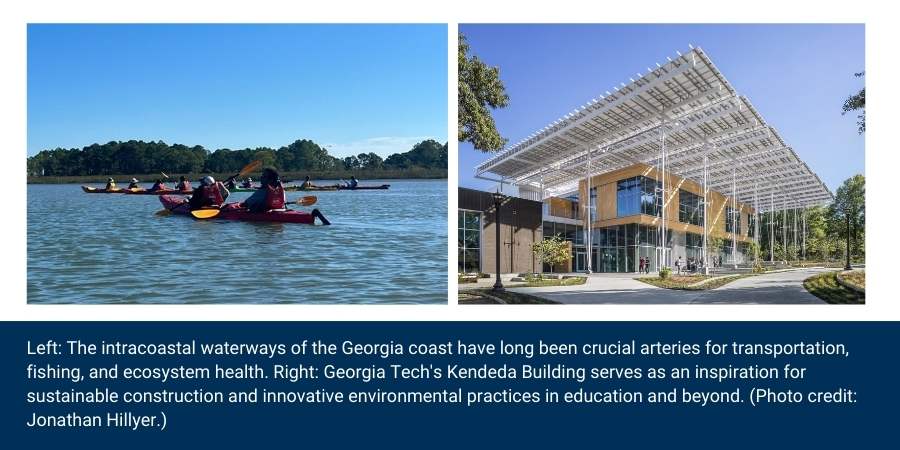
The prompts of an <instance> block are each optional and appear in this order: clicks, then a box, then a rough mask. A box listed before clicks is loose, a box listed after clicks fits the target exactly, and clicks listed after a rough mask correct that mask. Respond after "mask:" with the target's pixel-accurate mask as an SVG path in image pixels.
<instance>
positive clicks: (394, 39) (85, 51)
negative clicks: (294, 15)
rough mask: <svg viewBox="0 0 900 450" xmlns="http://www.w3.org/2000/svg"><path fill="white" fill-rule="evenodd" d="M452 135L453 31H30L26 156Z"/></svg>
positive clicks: (344, 144)
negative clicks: (120, 144)
mask: <svg viewBox="0 0 900 450" xmlns="http://www.w3.org/2000/svg"><path fill="white" fill-rule="evenodd" d="M299 138H308V139H312V140H314V141H316V142H317V143H319V144H321V145H327V146H329V151H330V153H331V154H333V155H335V156H345V155H347V154H357V153H360V152H369V151H374V152H375V153H379V154H381V155H382V156H386V155H388V154H390V153H395V152H404V151H407V150H409V149H410V148H411V147H412V145H413V144H415V143H416V142H419V141H421V140H423V139H426V138H433V139H436V140H439V141H440V142H446V140H447V28H446V25H440V24H438V25H29V26H28V154H29V155H33V154H35V153H37V152H38V151H40V150H44V149H49V148H56V147H64V148H71V147H79V148H80V147H83V146H85V145H90V144H92V143H95V142H99V143H105V142H108V141H111V140H128V139H143V140H154V141H155V140H163V141H165V142H167V143H170V144H172V143H181V144H187V145H203V146H204V147H206V148H207V149H210V150H214V149H217V148H232V149H238V148H245V147H257V146H267V147H279V146H282V145H287V144H289V143H291V142H293V141H294V140H296V139H299Z"/></svg>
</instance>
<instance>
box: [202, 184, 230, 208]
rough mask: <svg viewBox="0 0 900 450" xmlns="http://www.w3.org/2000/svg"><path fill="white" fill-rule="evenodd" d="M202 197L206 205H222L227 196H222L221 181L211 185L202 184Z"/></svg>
mask: <svg viewBox="0 0 900 450" xmlns="http://www.w3.org/2000/svg"><path fill="white" fill-rule="evenodd" d="M200 197H201V198H202V199H203V204H204V205H221V204H222V203H225V197H222V191H221V190H220V189H219V183H216V184H213V185H211V186H202V187H201V188H200Z"/></svg>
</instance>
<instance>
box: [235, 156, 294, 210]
mask: <svg viewBox="0 0 900 450" xmlns="http://www.w3.org/2000/svg"><path fill="white" fill-rule="evenodd" d="M260 183H261V184H262V185H261V186H260V187H259V189H257V190H256V192H254V193H253V195H251V196H250V197H249V198H248V199H247V200H244V203H243V206H244V207H245V208H247V209H249V210H250V211H251V212H266V211H271V210H273V209H284V205H285V204H286V203H287V199H286V198H285V193H284V185H283V184H282V183H281V178H280V177H279V176H278V172H277V171H276V170H275V169H273V168H271V167H267V168H265V169H263V173H262V178H260Z"/></svg>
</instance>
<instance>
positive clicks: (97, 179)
mask: <svg viewBox="0 0 900 450" xmlns="http://www.w3.org/2000/svg"><path fill="white" fill-rule="evenodd" d="M167 175H168V176H169V178H168V179H165V178H163V176H162V174H158V173H151V174H118V175H83V176H59V177H56V176H46V177H39V176H29V177H28V179H27V182H28V184H77V183H92V184H97V183H106V180H107V178H109V177H112V178H113V179H115V180H116V182H117V183H118V184H128V181H130V180H131V179H132V178H137V179H138V180H140V181H141V182H143V183H152V182H153V181H155V180H156V179H157V178H162V179H163V181H165V182H167V183H170V184H173V183H176V182H177V181H178V179H179V177H181V176H182V175H184V176H185V177H186V178H187V179H188V180H191V181H193V182H195V181H197V180H199V179H200V178H201V177H203V176H206V175H212V176H213V177H214V178H216V179H220V180H224V179H226V178H228V177H230V176H232V175H234V174H233V173H229V174H225V173H213V174H209V173H184V174H182V173H167ZM307 175H308V176H309V177H310V178H311V179H312V180H313V181H316V180H341V179H344V180H346V179H349V178H350V177H351V176H355V177H356V178H357V179H359V180H362V181H364V180H401V179H447V169H422V168H418V167H417V168H413V169H408V170H373V171H327V172H312V171H311V172H282V173H281V177H282V178H284V179H287V180H293V181H303V179H304V177H306V176H307ZM250 176H251V177H252V178H254V179H258V178H259V174H251V175H250Z"/></svg>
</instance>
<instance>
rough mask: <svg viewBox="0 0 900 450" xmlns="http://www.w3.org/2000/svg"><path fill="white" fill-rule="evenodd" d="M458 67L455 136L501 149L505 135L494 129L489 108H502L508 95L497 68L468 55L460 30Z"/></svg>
mask: <svg viewBox="0 0 900 450" xmlns="http://www.w3.org/2000/svg"><path fill="white" fill-rule="evenodd" d="M457 71H458V76H459V81H458V83H457V104H458V107H459V109H458V111H457V117H456V123H457V139H458V140H459V141H460V142H471V143H472V145H474V146H475V148H476V149H478V150H481V151H485V152H496V151H499V150H501V149H502V148H503V146H504V145H506V139H504V138H503V137H502V136H500V133H499V132H498V131H497V125H496V123H495V122H494V118H493V116H491V111H490V109H489V108H493V109H496V108H503V107H505V106H507V105H508V104H509V96H508V95H506V88H505V87H504V86H503V81H501V80H500V69H499V68H498V67H490V66H488V65H487V64H485V63H484V62H483V61H481V60H479V59H478V57H477V56H474V55H472V56H469V44H468V42H466V37H465V36H463V35H462V34H460V35H459V41H458V53H457Z"/></svg>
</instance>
